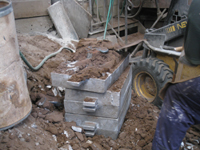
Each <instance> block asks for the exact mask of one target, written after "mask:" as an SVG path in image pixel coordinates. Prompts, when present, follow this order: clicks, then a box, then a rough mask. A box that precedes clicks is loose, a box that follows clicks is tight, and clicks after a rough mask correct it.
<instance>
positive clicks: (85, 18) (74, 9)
mask: <svg viewBox="0 0 200 150" xmlns="http://www.w3.org/2000/svg"><path fill="white" fill-rule="evenodd" d="M61 2H62V3H63V6H64V9H65V11H66V13H67V15H68V16H69V19H70V20H71V22H72V25H73V26H74V29H75V30H76V33H77V34H78V36H79V38H86V37H87V36H88V32H89V29H90V24H91V19H92V16H91V15H90V14H89V13H88V12H87V11H86V10H85V9H84V8H83V7H82V6H81V5H80V4H79V3H77V2H76V1H75V0H62V1H61Z"/></svg>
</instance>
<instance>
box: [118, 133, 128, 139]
mask: <svg viewBox="0 0 200 150" xmlns="http://www.w3.org/2000/svg"><path fill="white" fill-rule="evenodd" d="M126 135H127V134H126V132H121V133H120V134H119V138H120V139H124V138H125V137H126Z"/></svg>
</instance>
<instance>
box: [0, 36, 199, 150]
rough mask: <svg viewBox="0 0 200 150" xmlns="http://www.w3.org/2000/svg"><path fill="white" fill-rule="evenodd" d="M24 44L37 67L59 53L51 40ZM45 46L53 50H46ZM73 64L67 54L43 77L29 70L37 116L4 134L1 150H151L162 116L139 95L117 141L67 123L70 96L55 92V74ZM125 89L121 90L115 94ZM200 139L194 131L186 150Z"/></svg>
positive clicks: (43, 70) (0, 137)
mask: <svg viewBox="0 0 200 150" xmlns="http://www.w3.org/2000/svg"><path fill="white" fill-rule="evenodd" d="M18 38H19V44H20V48H21V50H22V52H23V53H24V54H25V55H26V57H27V59H28V60H29V61H30V62H31V63H32V64H34V65H36V64H38V63H39V62H40V61H41V60H42V59H43V57H44V56H45V55H46V54H48V53H51V52H52V51H55V50H57V49H58V48H59V45H57V44H56V43H52V41H50V43H51V44H50V43H49V41H48V39H45V38H41V37H40V36H38V37H37V36H36V37H18ZM38 38H39V39H38ZM40 38H41V39H40ZM40 44H42V45H46V46H47V47H46V46H45V47H40V46H39V45H40ZM48 46H49V47H48ZM47 50H48V51H47ZM70 58H72V57H71V52H69V51H63V52H62V53H61V54H58V56H56V57H53V58H51V59H50V60H48V61H47V63H45V65H44V66H43V67H42V68H41V70H39V71H38V72H32V71H30V70H29V69H27V67H26V70H27V74H28V79H27V84H28V89H29V92H30V97H31V100H32V103H33V108H32V112H31V114H30V116H29V117H28V118H27V119H26V120H24V121H23V122H21V123H20V124H18V125H17V126H15V127H13V128H11V129H8V130H6V131H1V132H0V150H6V149H9V150H16V149H21V150H33V149H40V150H72V149H73V150H150V149H151V145H152V139H153V136H154V132H155V127H156V122H157V119H158V116H159V111H160V110H159V109H158V108H157V107H156V106H154V105H152V104H150V103H148V102H147V101H146V100H144V99H143V98H141V97H138V96H136V94H134V92H132V100H131V104H130V106H129V109H128V112H127V114H126V117H125V120H124V124H123V126H122V128H121V131H120V133H119V137H118V138H117V139H116V140H112V139H111V138H105V137H104V136H101V135H96V136H94V137H92V138H91V137H86V136H85V134H84V131H83V130H82V129H81V128H80V127H77V126H76V123H75V122H64V109H63V99H64V91H63V89H62V88H56V87H52V86H51V83H50V73H51V71H52V70H53V69H55V68H56V67H57V66H58V65H59V63H61V62H62V61H69V60H70ZM51 66H53V67H51ZM118 82H119V81H118ZM114 85H116V84H114ZM119 88H121V87H120V86H119V85H116V89H115V90H118V89H119ZM55 95H56V96H55ZM199 138H200V132H199V130H197V129H196V128H190V129H189V130H188V132H187V134H186V137H185V139H184V147H183V148H182V149H183V150H185V149H186V150H187V149H191V150H192V149H193V150H198V149H200V146H199Z"/></svg>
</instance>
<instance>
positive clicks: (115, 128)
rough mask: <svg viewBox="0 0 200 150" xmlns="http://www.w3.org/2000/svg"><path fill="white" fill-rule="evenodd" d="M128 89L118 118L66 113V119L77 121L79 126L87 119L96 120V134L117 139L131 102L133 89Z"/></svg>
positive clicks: (88, 120) (89, 120)
mask: <svg viewBox="0 0 200 150" xmlns="http://www.w3.org/2000/svg"><path fill="white" fill-rule="evenodd" d="M128 91H129V92H128V94H127V97H126V101H125V102H124V105H123V107H122V108H121V111H120V115H119V117H118V118H117V119H113V118H104V117H96V116H89V115H79V114H70V113H65V121H67V122H71V121H75V122H76V123H77V125H78V126H82V125H83V126H84V125H85V122H86V121H87V122H94V123H96V124H97V125H96V131H95V133H96V134H98V135H104V136H105V137H111V138H112V139H116V138H117V136H118V134H119V131H120V129H121V127H122V124H123V122H124V118H125V116H126V113H127V110H128V108H129V105H130V102H131V91H132V89H131V88H129V90H128ZM85 130H86V129H85Z"/></svg>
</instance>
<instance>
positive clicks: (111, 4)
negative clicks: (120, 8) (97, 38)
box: [103, 0, 114, 40]
mask: <svg viewBox="0 0 200 150" xmlns="http://www.w3.org/2000/svg"><path fill="white" fill-rule="evenodd" d="M113 2H114V0H110V4H109V10H108V15H107V20H106V27H105V30H104V38H103V39H104V40H105V39H106V32H107V28H108V23H109V22H110V20H111V18H112V13H110V12H111V8H112V7H113Z"/></svg>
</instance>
